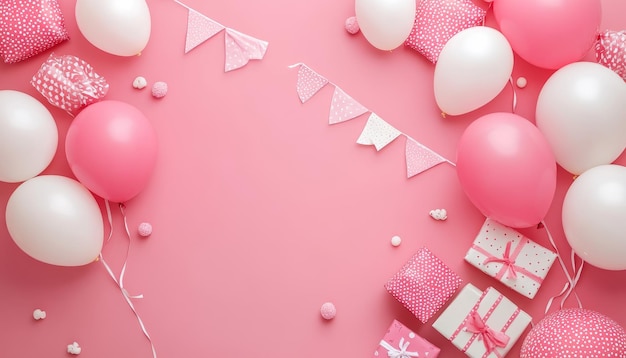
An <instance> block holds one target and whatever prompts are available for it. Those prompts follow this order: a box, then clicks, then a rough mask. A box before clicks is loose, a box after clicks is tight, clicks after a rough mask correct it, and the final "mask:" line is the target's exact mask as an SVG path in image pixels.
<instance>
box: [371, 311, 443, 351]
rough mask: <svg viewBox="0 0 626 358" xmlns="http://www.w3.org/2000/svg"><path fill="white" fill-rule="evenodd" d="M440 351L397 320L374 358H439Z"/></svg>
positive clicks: (382, 340)
mask: <svg viewBox="0 0 626 358" xmlns="http://www.w3.org/2000/svg"><path fill="white" fill-rule="evenodd" d="M439 351H440V349H439V348H438V347H436V346H434V345H433V344H432V343H430V342H429V341H427V340H426V339H424V338H422V337H421V336H419V335H418V334H416V333H415V332H413V331H412V330H411V329H409V328H408V327H406V326H405V325H403V324H402V323H400V322H399V321H397V320H393V322H392V323H391V325H390V326H389V329H388V330H387V333H385V336H384V337H383V339H381V340H380V343H379V345H378V348H377V349H376V350H375V351H374V357H382V358H384V357H399V358H401V357H429V358H437V356H438V355H439Z"/></svg>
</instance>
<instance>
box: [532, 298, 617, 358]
mask: <svg viewBox="0 0 626 358" xmlns="http://www.w3.org/2000/svg"><path fill="white" fill-rule="evenodd" d="M624 352H626V331H624V328H622V327H621V326H620V325H619V324H617V322H615V321H613V320H612V319H610V318H609V317H607V316H605V315H603V314H601V313H598V312H595V311H592V310H587V309H582V308H569V309H564V310H560V311H556V312H554V313H552V314H550V315H548V316H546V317H545V318H544V319H542V320H541V321H539V323H538V324H537V325H536V326H534V327H533V329H531V330H530V332H529V333H528V335H527V336H526V338H525V339H524V343H523V344H522V349H521V351H520V357H521V358H551V357H625V356H626V353H624Z"/></svg>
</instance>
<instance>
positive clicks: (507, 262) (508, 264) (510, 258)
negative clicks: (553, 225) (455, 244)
mask: <svg viewBox="0 0 626 358" xmlns="http://www.w3.org/2000/svg"><path fill="white" fill-rule="evenodd" d="M527 241H528V240H522V241H520V243H519V244H518V245H517V247H516V248H515V250H514V251H513V254H511V245H512V243H513V241H509V242H507V244H506V247H505V249H504V254H503V255H502V257H497V256H494V255H492V254H491V253H489V252H488V251H487V250H485V249H483V248H482V247H480V246H478V245H474V246H472V248H473V249H474V250H476V251H478V252H480V253H481V254H483V255H485V256H487V258H486V259H485V261H483V265H486V264H488V263H490V262H502V263H503V264H504V265H503V266H502V269H501V270H500V271H499V272H498V273H497V274H496V276H495V277H496V278H497V279H498V280H500V279H502V276H504V273H505V272H508V274H507V278H510V279H515V278H517V272H520V273H522V274H524V275H525V276H527V277H529V278H531V279H532V280H534V281H536V282H538V283H542V282H543V278H541V277H539V276H537V275H535V274H534V273H532V272H530V271H528V270H527V269H526V268H524V267H522V266H518V265H516V264H515V259H516V258H517V256H518V255H519V254H520V252H521V251H522V248H523V247H524V245H526V242H527Z"/></svg>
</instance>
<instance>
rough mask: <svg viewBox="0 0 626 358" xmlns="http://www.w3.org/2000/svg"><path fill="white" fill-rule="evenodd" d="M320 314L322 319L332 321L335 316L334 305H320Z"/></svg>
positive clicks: (329, 303)
mask: <svg viewBox="0 0 626 358" xmlns="http://www.w3.org/2000/svg"><path fill="white" fill-rule="evenodd" d="M320 313H321V314H322V317H323V318H324V319H328V320H330V319H333V318H335V315H336V314H337V309H335V305H334V304H333V303H332V302H326V303H324V304H323V305H322V308H321V309H320Z"/></svg>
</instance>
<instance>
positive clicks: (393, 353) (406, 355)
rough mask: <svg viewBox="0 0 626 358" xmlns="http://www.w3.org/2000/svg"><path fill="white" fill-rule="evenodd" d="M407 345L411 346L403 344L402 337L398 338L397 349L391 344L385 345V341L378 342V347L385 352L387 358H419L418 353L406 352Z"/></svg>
mask: <svg viewBox="0 0 626 358" xmlns="http://www.w3.org/2000/svg"><path fill="white" fill-rule="evenodd" d="M409 344H411V342H405V341H404V337H402V338H400V343H398V348H395V347H394V346H392V345H391V344H389V343H387V342H386V341H385V340H382V341H380V345H381V346H382V347H383V348H385V349H386V350H387V355H388V356H389V358H410V357H419V356H420V355H419V353H417V352H408V351H407V349H409Z"/></svg>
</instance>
